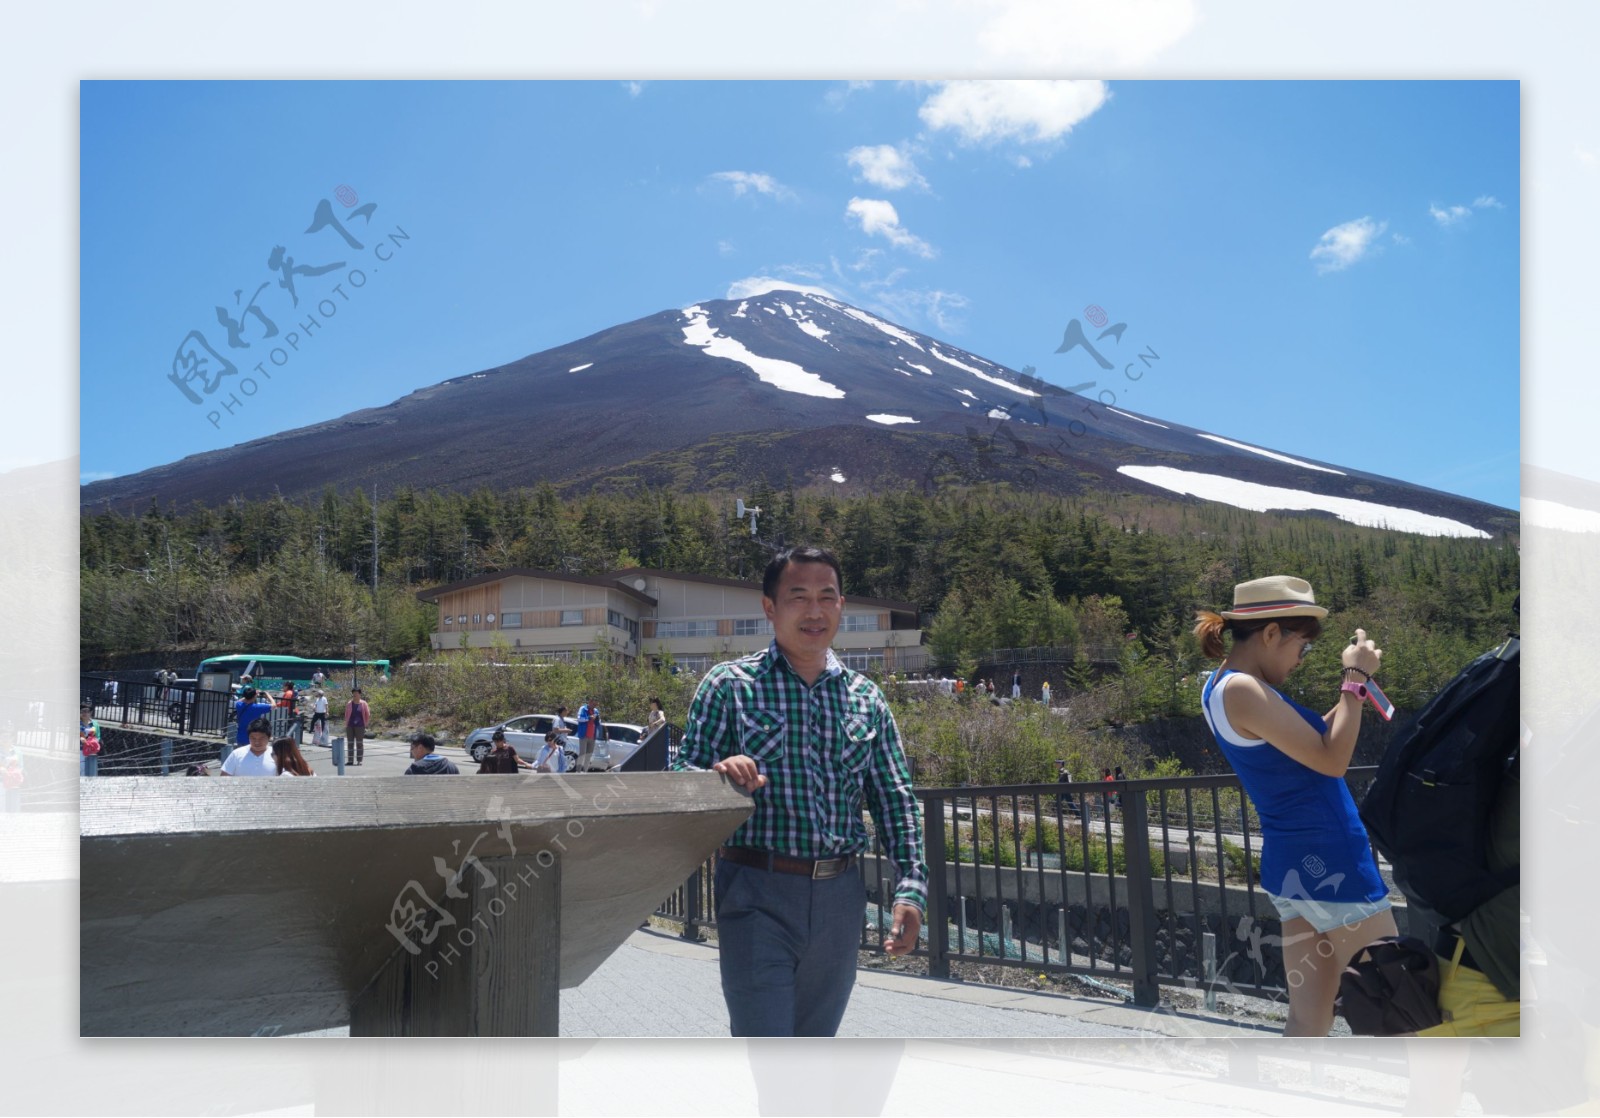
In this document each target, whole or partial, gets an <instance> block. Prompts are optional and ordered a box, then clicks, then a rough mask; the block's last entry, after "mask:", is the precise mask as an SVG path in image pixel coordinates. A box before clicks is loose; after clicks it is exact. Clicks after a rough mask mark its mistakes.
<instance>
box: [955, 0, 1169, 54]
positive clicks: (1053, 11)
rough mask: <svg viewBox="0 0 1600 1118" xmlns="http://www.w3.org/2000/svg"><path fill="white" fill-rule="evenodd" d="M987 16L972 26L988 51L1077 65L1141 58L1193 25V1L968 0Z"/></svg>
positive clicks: (1165, 46) (1162, 49)
mask: <svg viewBox="0 0 1600 1118" xmlns="http://www.w3.org/2000/svg"><path fill="white" fill-rule="evenodd" d="M968 3H969V6H977V7H979V8H982V9H983V10H984V11H985V12H992V13H993V15H992V16H991V17H990V18H989V19H988V20H987V21H986V22H985V23H984V24H983V26H982V27H981V29H980V30H979V31H978V44H979V46H981V47H982V48H983V49H984V50H985V51H987V52H988V53H989V54H991V55H997V56H1000V57H1003V58H1016V59H1022V60H1025V61H1027V62H1033V63H1046V64H1056V65H1060V64H1066V65H1068V66H1072V67H1075V68H1078V69H1079V70H1080V71H1082V70H1090V71H1092V70H1094V69H1096V68H1099V67H1104V66H1108V65H1109V66H1127V65H1132V64H1136V63H1141V62H1146V61H1149V60H1150V59H1152V58H1154V57H1155V56H1156V55H1158V54H1160V53H1161V52H1162V51H1164V50H1166V49H1167V48H1168V47H1170V46H1172V45H1173V44H1174V43H1176V42H1177V41H1178V40H1179V39H1182V38H1183V37H1184V36H1185V35H1187V34H1188V33H1189V32H1190V31H1191V30H1192V29H1193V28H1194V25H1195V19H1196V14H1195V3H1194V0H1118V2H1117V3H1105V2H1104V0H968Z"/></svg>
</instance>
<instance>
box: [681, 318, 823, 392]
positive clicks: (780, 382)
mask: <svg viewBox="0 0 1600 1118" xmlns="http://www.w3.org/2000/svg"><path fill="white" fill-rule="evenodd" d="M764 309H770V308H764ZM683 316H684V317H685V318H686V319H688V320H689V321H688V322H687V323H686V324H685V325H684V327H683V340H684V341H685V342H687V343H688V344H689V345H692V346H696V347H698V348H700V349H703V350H705V351H706V353H707V354H708V355H709V356H712V357H721V358H723V359H724V360H727V361H736V362H738V363H739V364H741V365H743V366H745V367H746V368H748V369H749V370H750V371H751V372H753V373H755V375H756V376H757V377H758V378H760V380H761V382H762V383H763V384H770V385H772V387H774V388H779V389H782V390H783V391H785V392H797V393H799V394H800V395H802V396H821V397H824V398H826V399H829V400H842V399H844V389H842V388H839V387H838V386H837V385H833V384H829V383H828V382H827V381H825V380H823V379H822V378H821V377H819V376H818V375H817V374H816V373H812V372H807V371H806V370H805V369H803V368H801V367H800V366H799V365H796V364H795V363H794V362H793V361H781V360H779V359H778V358H776V357H762V356H761V355H760V354H756V353H751V352H750V351H749V350H748V349H746V348H745V346H744V343H742V342H739V341H736V340H734V339H733V338H729V337H724V336H723V335H721V334H718V333H717V331H716V328H715V327H713V326H712V325H711V323H710V321H709V320H708V319H709V316H708V313H707V311H706V309H705V308H704V307H702V306H700V305H699V304H696V305H695V306H692V307H689V308H687V309H686V310H685V311H684V312H683Z"/></svg>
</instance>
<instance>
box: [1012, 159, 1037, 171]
mask: <svg viewBox="0 0 1600 1118" xmlns="http://www.w3.org/2000/svg"><path fill="white" fill-rule="evenodd" d="M1015 162H1016V164H1017V166H1018V167H1021V168H1022V169H1023V170H1024V171H1026V170H1027V169H1028V168H1029V167H1032V166H1033V160H1031V159H1029V158H1028V157H1027V156H1026V155H1019V156H1017V158H1016V160H1015Z"/></svg>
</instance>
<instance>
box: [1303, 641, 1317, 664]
mask: <svg viewBox="0 0 1600 1118" xmlns="http://www.w3.org/2000/svg"><path fill="white" fill-rule="evenodd" d="M1315 647H1317V646H1316V645H1315V644H1313V643H1312V642H1311V641H1306V643H1305V644H1303V645H1301V646H1300V659H1302V660H1304V659H1305V658H1306V656H1307V655H1309V654H1310V652H1311V650H1312V649H1313V648H1315Z"/></svg>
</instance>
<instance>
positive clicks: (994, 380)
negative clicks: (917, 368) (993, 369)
mask: <svg viewBox="0 0 1600 1118" xmlns="http://www.w3.org/2000/svg"><path fill="white" fill-rule="evenodd" d="M928 352H929V353H931V354H932V355H933V356H934V357H936V358H938V359H939V360H940V361H943V362H944V363H945V364H946V365H950V366H953V367H954V368H957V369H960V370H961V371H962V372H964V373H971V374H972V375H973V376H975V377H977V378H978V379H979V380H986V381H988V382H989V383H990V384H998V385H999V386H1000V387H1001V388H1008V389H1010V390H1011V391H1012V392H1016V393H1019V394H1021V395H1023V396H1037V395H1039V394H1038V393H1037V392H1035V391H1034V390H1033V389H1031V388H1024V387H1022V385H1020V384H1012V383H1011V382H1010V381H1009V380H1001V379H1000V378H999V377H992V376H990V375H989V374H988V373H986V372H984V371H983V370H982V369H974V368H973V367H972V366H971V365H968V364H966V363H964V362H961V361H957V360H956V359H955V358H954V357H946V356H945V355H944V354H942V353H940V352H939V347H938V346H930V347H929V349H928Z"/></svg>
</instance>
